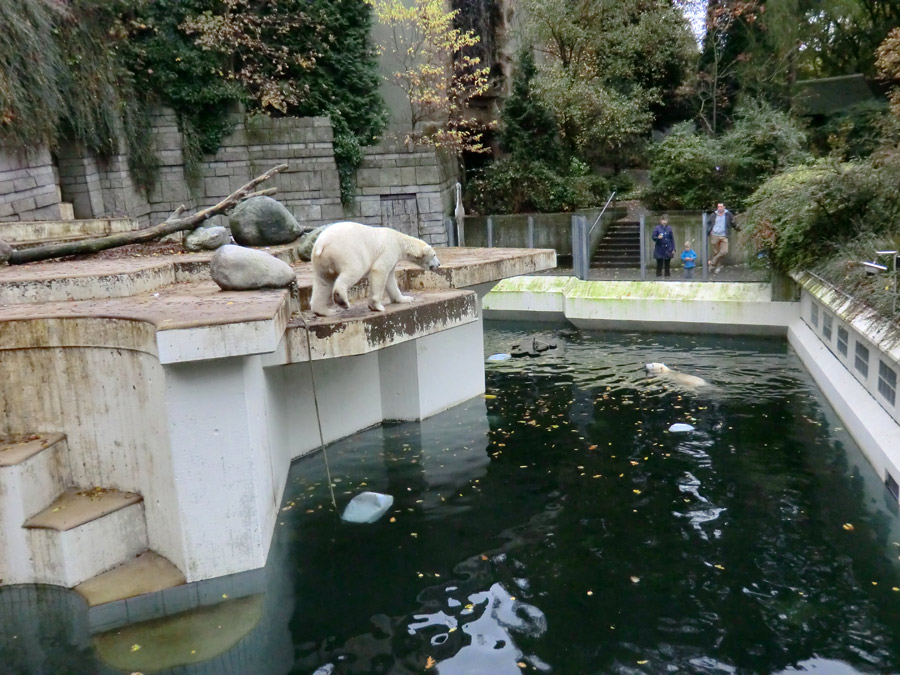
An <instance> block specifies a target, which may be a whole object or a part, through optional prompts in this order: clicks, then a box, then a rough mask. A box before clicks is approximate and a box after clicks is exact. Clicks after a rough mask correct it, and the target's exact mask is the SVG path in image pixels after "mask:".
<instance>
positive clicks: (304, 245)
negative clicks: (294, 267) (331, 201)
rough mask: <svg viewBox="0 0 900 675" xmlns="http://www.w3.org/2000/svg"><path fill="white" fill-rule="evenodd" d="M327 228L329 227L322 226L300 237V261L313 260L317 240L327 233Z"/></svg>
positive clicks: (298, 247)
mask: <svg viewBox="0 0 900 675" xmlns="http://www.w3.org/2000/svg"><path fill="white" fill-rule="evenodd" d="M329 224H330V223H329ZM326 227H328V225H320V226H319V227H317V228H315V229H314V230H310V231H309V232H307V233H306V234H304V235H303V236H301V237H300V241H299V243H298V244H297V255H298V256H300V260H312V252H313V246H315V245H316V239H318V238H319V235H320V234H322V232H324V231H325V228H326Z"/></svg>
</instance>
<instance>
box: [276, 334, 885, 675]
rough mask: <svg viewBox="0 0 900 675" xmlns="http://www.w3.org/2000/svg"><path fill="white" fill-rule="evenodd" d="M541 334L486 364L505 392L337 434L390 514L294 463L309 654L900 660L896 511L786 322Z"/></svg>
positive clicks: (308, 662) (337, 452)
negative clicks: (769, 332)
mask: <svg viewBox="0 0 900 675" xmlns="http://www.w3.org/2000/svg"><path fill="white" fill-rule="evenodd" d="M529 334H532V333H526V332H523V331H522V329H521V327H519V326H516V325H512V326H508V327H504V326H501V325H495V326H489V328H488V330H487V332H486V336H485V342H486V345H485V347H486V354H488V355H490V354H493V353H495V352H508V351H509V349H510V347H511V345H512V344H514V343H515V342H517V341H518V340H520V339H522V338H524V337H525V336H526V335H529ZM538 335H540V336H542V337H545V338H555V339H558V340H559V342H560V348H559V349H558V350H556V351H554V352H548V353H547V354H546V355H545V356H542V357H540V358H538V359H533V360H532V359H526V360H521V359H515V360H508V361H502V362H490V361H489V362H488V363H487V387H488V398H487V399H486V400H476V401H472V402H470V403H468V404H466V405H464V406H460V407H458V408H456V409H453V410H451V411H449V412H447V413H444V414H442V415H439V416H437V417H435V418H433V419H431V420H427V421H425V422H424V423H422V424H398V425H392V426H384V427H383V428H380V429H375V430H371V431H369V432H365V433H362V434H359V435H357V436H355V437H354V438H351V439H347V440H346V441H344V442H341V443H339V444H337V445H335V446H333V447H331V448H329V450H328V459H329V461H330V464H331V470H332V475H333V477H334V478H335V480H336V481H338V480H339V481H340V482H336V485H337V497H338V501H339V503H341V502H345V501H346V500H347V499H349V497H350V496H351V495H352V494H355V493H356V492H358V491H359V490H365V489H369V490H376V491H381V492H386V493H388V494H392V495H394V497H395V500H396V501H395V504H394V508H393V510H392V511H391V513H390V514H389V515H388V516H386V517H385V518H384V519H383V520H382V521H380V522H378V523H376V524H374V525H356V526H350V525H347V524H341V523H340V522H339V521H338V520H336V519H335V518H334V517H333V515H332V513H331V512H330V511H329V509H328V499H329V498H328V494H327V490H326V489H325V482H324V474H323V462H322V457H321V456H317V457H309V458H307V459H305V460H303V461H301V462H299V463H297V464H296V466H295V467H294V471H293V473H292V480H291V484H290V488H289V499H288V502H289V504H291V505H292V508H291V510H290V511H289V512H286V513H285V519H284V523H285V524H284V526H283V527H282V528H280V535H281V536H282V537H287V533H292V534H291V535H290V537H289V538H290V539H291V541H290V543H289V544H288V546H289V548H290V549H291V550H292V554H291V556H290V558H291V560H292V563H291V564H292V568H293V574H294V575H295V580H296V585H295V592H296V599H297V605H296V609H295V611H294V615H293V618H292V619H291V631H292V633H293V635H294V636H295V641H296V644H297V646H298V648H297V652H296V657H297V661H296V664H295V668H294V671H293V672H297V673H304V672H312V671H314V670H315V669H316V668H317V667H319V666H322V665H323V664H326V663H331V664H333V665H334V666H336V667H335V669H334V672H335V673H344V672H346V673H381V672H385V673H388V672H410V673H412V672H421V670H422V669H423V666H424V665H425V664H426V663H427V662H429V661H428V659H429V658H431V659H433V660H434V662H435V663H436V664H437V668H438V671H439V672H440V673H442V674H443V675H450V674H453V673H459V674H462V673H518V672H523V671H525V672H535V671H541V672H555V673H628V672H651V673H661V672H693V673H707V672H708V673H720V672H722V673H727V672H747V673H751V672H752V673H773V672H779V671H785V670H788V671H789V669H791V668H792V667H793V668H797V669H800V668H804V667H805V668H809V669H816V670H817V671H818V672H827V673H839V672H854V671H861V672H890V671H896V670H898V666H900V658H898V655H900V592H898V590H896V589H897V587H898V585H900V578H898V570H897V562H898V555H900V544H898V542H900V538H898V536H897V522H896V515H895V514H896V509H895V508H891V507H890V504H891V501H892V500H891V498H890V496H889V495H888V494H887V492H886V490H885V489H884V488H883V487H882V486H881V484H880V482H879V481H878V480H877V478H876V477H875V476H874V472H873V471H872V470H871V468H870V467H869V466H868V465H867V464H866V462H865V460H864V458H863V457H862V456H861V454H860V453H859V451H858V450H857V448H856V447H855V446H854V444H853V443H852V441H850V440H849V439H848V436H847V435H846V434H845V433H844V432H843V430H842V429H841V427H840V422H839V421H838V420H837V418H836V417H835V416H834V415H833V413H832V412H831V411H830V410H829V409H828V407H827V404H825V403H824V402H823V400H822V399H821V397H820V395H819V394H818V392H817V390H816V388H815V386H814V385H813V383H812V382H811V379H810V378H809V376H808V375H807V374H806V372H805V371H804V370H803V368H802V366H801V365H800V363H799V360H798V359H797V358H796V357H795V356H794V355H793V354H792V353H791V351H790V350H789V348H788V347H787V345H786V343H785V342H784V341H781V340H762V339H723V338H719V337H716V338H704V337H679V336H663V335H646V334H643V335H638V334H596V333H595V334H589V333H581V334H575V333H572V334H564V335H562V336H560V335H559V334H558V333H556V332H555V331H553V330H552V329H551V330H544V331H539V332H538ZM448 358H452V355H448ZM648 361H663V362H666V363H668V364H669V365H670V366H672V367H677V368H679V369H681V370H684V371H686V372H689V373H691V374H694V375H699V376H701V377H703V378H705V379H706V380H708V381H709V382H710V383H712V385H713V386H711V387H709V388H703V389H700V390H698V391H695V392H689V391H678V390H677V389H673V388H670V387H665V386H660V385H659V384H657V383H654V382H652V381H648V380H647V379H646V377H645V376H644V371H643V363H644V362H648ZM494 397H496V398H494ZM675 422H687V423H690V424H692V425H693V426H695V427H696V431H694V432H692V433H688V434H676V433H669V432H668V431H667V429H668V427H669V426H670V425H671V424H672V423H675ZM310 511H311V512H310ZM845 525H846V529H845ZM850 526H852V530H851V529H849V528H850Z"/></svg>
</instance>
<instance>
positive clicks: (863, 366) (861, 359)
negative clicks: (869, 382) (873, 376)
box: [854, 342, 869, 377]
mask: <svg viewBox="0 0 900 675" xmlns="http://www.w3.org/2000/svg"><path fill="white" fill-rule="evenodd" d="M854 365H855V366H856V370H857V371H858V372H859V374H860V375H862V376H863V377H868V376H869V350H868V349H867V348H866V347H864V346H863V345H862V343H861V342H857V343H856V361H855V363H854Z"/></svg>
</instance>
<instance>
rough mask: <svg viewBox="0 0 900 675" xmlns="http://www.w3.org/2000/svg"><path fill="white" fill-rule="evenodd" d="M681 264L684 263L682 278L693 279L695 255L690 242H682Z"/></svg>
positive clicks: (695, 262) (695, 263)
mask: <svg viewBox="0 0 900 675" xmlns="http://www.w3.org/2000/svg"><path fill="white" fill-rule="evenodd" d="M681 262H683V263H684V278H685V279H693V278H694V267H696V266H697V254H696V253H695V252H694V249H692V248H691V242H689V241H686V242H684V250H683V251H682V252H681Z"/></svg>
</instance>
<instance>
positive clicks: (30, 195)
mask: <svg viewBox="0 0 900 675" xmlns="http://www.w3.org/2000/svg"><path fill="white" fill-rule="evenodd" d="M56 181H57V178H56V174H55V171H54V168H53V158H52V157H51V155H50V151H49V150H48V149H47V148H35V149H30V150H22V149H13V148H4V147H0V221H18V220H51V219H59V217H60V212H59V202H60V198H59V190H58V189H57V183H56Z"/></svg>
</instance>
